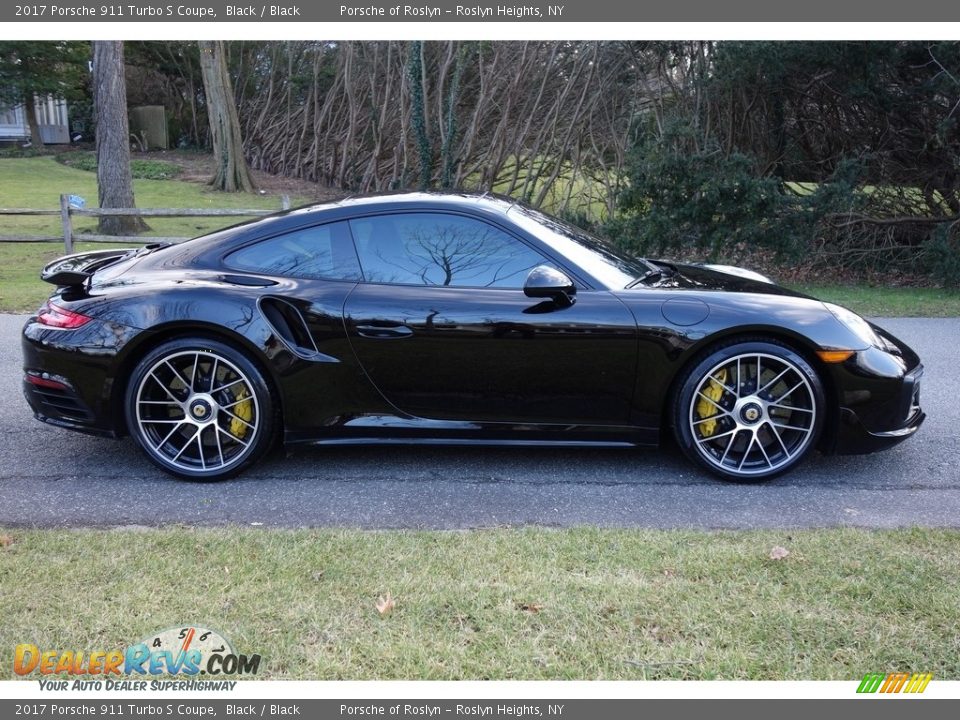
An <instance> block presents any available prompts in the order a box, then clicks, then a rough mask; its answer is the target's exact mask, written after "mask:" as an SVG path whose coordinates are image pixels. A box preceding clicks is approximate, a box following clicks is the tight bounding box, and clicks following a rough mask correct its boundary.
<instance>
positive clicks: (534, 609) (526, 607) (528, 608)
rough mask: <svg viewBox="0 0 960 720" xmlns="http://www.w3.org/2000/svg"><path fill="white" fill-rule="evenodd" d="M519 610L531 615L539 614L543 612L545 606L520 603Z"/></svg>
mask: <svg viewBox="0 0 960 720" xmlns="http://www.w3.org/2000/svg"><path fill="white" fill-rule="evenodd" d="M517 609H518V610H523V611H524V612H529V613H538V612H540V611H541V610H543V604H542V603H518V604H517Z"/></svg>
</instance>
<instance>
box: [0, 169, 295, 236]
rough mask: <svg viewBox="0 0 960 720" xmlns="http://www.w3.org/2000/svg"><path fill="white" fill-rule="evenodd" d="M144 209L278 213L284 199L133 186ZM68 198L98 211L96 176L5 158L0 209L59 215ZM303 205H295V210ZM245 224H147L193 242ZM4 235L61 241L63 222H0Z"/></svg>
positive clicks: (92, 225)
mask: <svg viewBox="0 0 960 720" xmlns="http://www.w3.org/2000/svg"><path fill="white" fill-rule="evenodd" d="M133 190H134V195H135V196H136V201H137V207H141V208H251V209H256V210H260V209H263V210H279V209H280V198H278V197H271V196H262V195H259V194H251V193H222V192H216V191H213V190H211V189H209V188H207V187H205V186H204V185H201V184H199V183H189V182H182V181H178V180H134V181H133ZM63 193H69V194H72V195H79V196H81V197H83V198H85V199H86V201H87V205H88V206H90V207H96V206H97V176H96V174H95V173H92V172H86V171H84V170H78V169H77V168H72V167H67V166H66V165H61V164H60V163H58V162H57V161H56V159H55V158H53V157H49V156H47V157H31V158H0V207H6V208H37V209H45V208H49V209H57V208H59V207H60V195H61V194H63ZM299 202H301V200H299V199H295V200H294V204H297V203H299ZM241 220H243V218H239V217H228V218H215V217H214V218H209V217H208V218H148V220H147V222H148V223H149V225H150V228H151V229H150V231H149V232H146V233H144V236H145V237H148V236H151V235H154V236H158V235H159V236H173V237H193V236H195V235H200V234H202V233H204V232H209V231H211V230H216V229H217V228H219V227H224V226H226V225H231V224H233V223H235V222H240V221H241ZM0 223H2V227H0V235H18V234H21V235H59V234H61V229H60V219H59V217H34V218H29V217H19V216H2V217H0ZM74 230H75V231H76V232H96V219H95V218H77V219H76V220H75V222H74Z"/></svg>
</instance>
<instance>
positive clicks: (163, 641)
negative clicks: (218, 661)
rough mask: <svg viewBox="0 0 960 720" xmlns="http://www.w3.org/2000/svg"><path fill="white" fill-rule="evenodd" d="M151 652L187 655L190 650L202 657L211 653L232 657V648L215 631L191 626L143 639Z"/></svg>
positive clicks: (173, 628)
mask: <svg viewBox="0 0 960 720" xmlns="http://www.w3.org/2000/svg"><path fill="white" fill-rule="evenodd" d="M142 642H143V643H145V644H146V646H147V647H148V648H150V650H151V651H156V650H169V651H171V652H173V653H174V654H178V653H187V652H189V651H190V650H199V651H200V652H201V653H202V656H203V657H205V658H206V657H209V656H210V655H212V654H213V653H218V654H220V655H233V654H234V652H233V648H232V647H231V646H230V643H229V642H228V641H227V639H226V638H225V637H223V635H221V634H220V633H218V632H217V631H216V630H210V629H209V628H204V627H200V626H197V625H191V626H187V627H172V628H168V629H166V630H161V631H160V632H158V633H155V634H153V635H149V636H147V637H146V638H144V639H143V641H142Z"/></svg>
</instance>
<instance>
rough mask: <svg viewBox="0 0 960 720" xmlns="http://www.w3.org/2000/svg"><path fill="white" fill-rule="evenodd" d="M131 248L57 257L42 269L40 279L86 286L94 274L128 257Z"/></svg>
mask: <svg viewBox="0 0 960 720" xmlns="http://www.w3.org/2000/svg"><path fill="white" fill-rule="evenodd" d="M130 252H133V251H132V250H131V249H130V248H123V249H116V250H94V251H92V252H84V253H77V254H75V255H67V256H66V257H62V258H57V259H56V260H54V261H53V262H52V263H50V264H49V265H47V266H46V267H45V268H43V270H41V271H40V279H41V280H43V281H44V282H48V283H50V284H51V285H56V286H57V287H62V288H85V287H86V286H87V283H88V282H89V281H90V278H92V277H93V274H94V273H95V272H96V271H97V270H100V269H101V268H104V267H106V266H107V265H112V264H113V263H115V262H116V261H117V260H120V259H121V258H123V257H126V256H127V255H128V254H129V253H130Z"/></svg>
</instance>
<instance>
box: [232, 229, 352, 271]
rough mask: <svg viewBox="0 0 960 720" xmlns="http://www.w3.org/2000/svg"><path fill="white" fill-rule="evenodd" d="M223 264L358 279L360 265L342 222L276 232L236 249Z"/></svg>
mask: <svg viewBox="0 0 960 720" xmlns="http://www.w3.org/2000/svg"><path fill="white" fill-rule="evenodd" d="M226 263H227V265H229V266H230V267H232V268H236V269H238V270H252V271H254V272H260V273H265V274H267V275H285V276H288V277H299V278H326V279H331V280H360V279H361V274H360V265H359V263H358V262H357V253H356V252H355V251H354V249H353V242H352V241H351V238H350V228H349V227H348V226H347V224H346V223H345V222H338V223H328V224H326V225H318V226H315V227H309V228H303V229H301V230H295V231H293V232H290V233H286V234H285V235H278V236H277V237H272V238H270V239H269V240H263V241H261V242H258V243H255V244H253V245H248V246H247V247H245V248H242V249H240V250H237V251H236V252H234V253H231V254H230V255H228V256H227V259H226Z"/></svg>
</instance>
